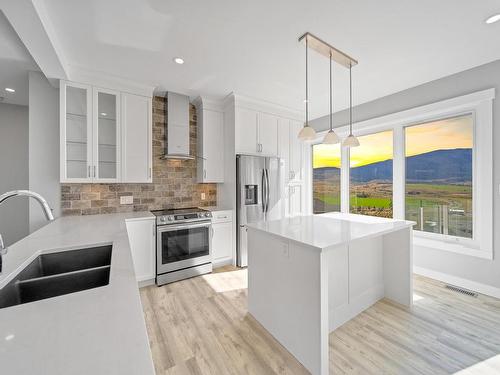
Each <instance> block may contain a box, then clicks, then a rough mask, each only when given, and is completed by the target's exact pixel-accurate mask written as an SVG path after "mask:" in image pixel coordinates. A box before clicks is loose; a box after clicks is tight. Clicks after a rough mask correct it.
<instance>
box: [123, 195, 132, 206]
mask: <svg viewBox="0 0 500 375" xmlns="http://www.w3.org/2000/svg"><path fill="white" fill-rule="evenodd" d="M133 203H134V196H133V195H123V196H121V197H120V204H133Z"/></svg>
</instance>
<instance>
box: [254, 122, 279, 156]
mask: <svg viewBox="0 0 500 375" xmlns="http://www.w3.org/2000/svg"><path fill="white" fill-rule="evenodd" d="M278 119H279V118H278V117H277V116H274V115H271V114H268V113H259V116H258V144H259V145H260V151H259V153H261V154H262V155H271V156H278Z"/></svg>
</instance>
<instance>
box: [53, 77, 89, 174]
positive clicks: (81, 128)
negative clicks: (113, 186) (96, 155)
mask: <svg viewBox="0 0 500 375" xmlns="http://www.w3.org/2000/svg"><path fill="white" fill-rule="evenodd" d="M60 91H61V93H60V111H61V129H60V131H61V181H62V182H86V181H88V180H89V179H90V178H91V177H92V87H91V86H88V85H83V84H77V83H69V82H64V81H61V85H60Z"/></svg>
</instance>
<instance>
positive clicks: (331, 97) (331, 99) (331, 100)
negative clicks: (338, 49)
mask: <svg viewBox="0 0 500 375" xmlns="http://www.w3.org/2000/svg"><path fill="white" fill-rule="evenodd" d="M332 107H333V91H332V51H330V131H333V118H332V117H333V114H332V109H333V108H332Z"/></svg>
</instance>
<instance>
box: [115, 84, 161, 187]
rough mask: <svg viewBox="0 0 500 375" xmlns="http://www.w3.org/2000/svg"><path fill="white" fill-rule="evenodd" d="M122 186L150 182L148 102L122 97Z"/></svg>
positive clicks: (150, 112) (150, 125)
mask: <svg viewBox="0 0 500 375" xmlns="http://www.w3.org/2000/svg"><path fill="white" fill-rule="evenodd" d="M121 98H122V103H121V109H122V111H121V112H122V115H121V135H122V137H121V138H122V141H121V153H122V157H121V160H122V182H130V183H134V182H135V183H143V182H152V181H153V149H152V137H153V135H152V131H153V126H152V113H153V111H152V107H151V98H148V97H146V96H141V95H134V94H129V93H122V95H121Z"/></svg>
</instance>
